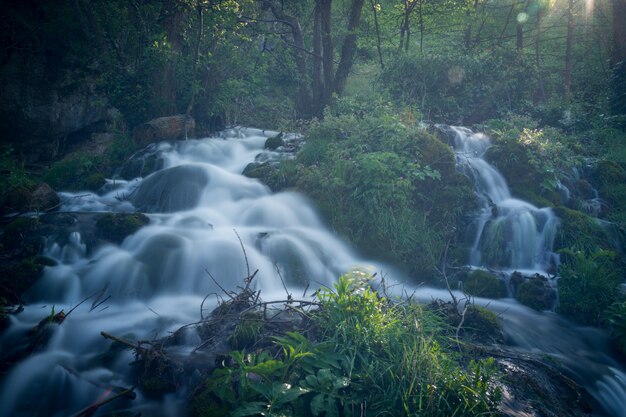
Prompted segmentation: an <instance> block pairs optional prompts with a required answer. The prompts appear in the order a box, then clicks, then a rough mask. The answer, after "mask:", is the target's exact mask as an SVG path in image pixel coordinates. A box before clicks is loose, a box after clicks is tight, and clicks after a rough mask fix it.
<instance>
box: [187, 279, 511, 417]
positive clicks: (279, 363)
mask: <svg viewBox="0 0 626 417" xmlns="http://www.w3.org/2000/svg"><path fill="white" fill-rule="evenodd" d="M370 284H371V277H370V276H369V275H368V274H366V273H364V272H362V271H360V270H354V271H351V272H350V273H348V274H346V275H345V276H343V277H340V278H339V280H338V282H337V283H336V284H335V285H334V288H333V289H332V290H331V289H323V290H321V291H320V293H319V300H320V302H321V307H320V309H319V310H317V311H315V310H314V311H312V312H311V314H312V317H311V318H312V325H313V327H312V329H315V330H314V331H313V330H312V329H311V328H309V336H311V335H313V334H316V335H318V336H317V337H315V338H311V337H309V338H307V337H305V336H304V335H303V334H300V333H296V332H287V333H285V334H284V335H282V336H277V337H275V338H274V341H275V343H274V347H275V349H272V348H268V349H264V350H256V351H255V353H245V352H243V351H234V352H231V353H230V361H231V363H232V366H227V367H223V368H219V369H216V370H215V371H214V372H213V374H212V375H211V377H209V378H208V379H207V380H206V381H205V382H204V385H203V386H202V387H201V388H200V390H199V391H198V392H197V393H196V395H195V398H194V400H193V401H192V406H191V408H192V412H193V414H194V415H198V416H209V415H211V416H214V415H215V416H226V415H236V416H252V415H267V416H282V415H302V416H323V415H325V416H339V415H352V412H353V411H354V410H355V409H359V410H362V411H361V415H363V416H377V415H394V416H414V415H427V416H435V417H437V416H450V415H468V416H469V415H490V414H492V413H495V412H496V408H497V405H498V402H499V400H500V390H499V389H498V388H497V387H496V386H495V385H494V383H493V381H494V377H495V376H496V371H495V364H494V361H493V359H488V360H480V361H473V360H472V361H469V363H466V365H465V366H463V365H461V362H462V361H460V360H457V358H456V357H455V355H453V354H451V353H450V351H449V350H448V349H447V345H448V343H449V339H446V338H445V337H444V335H445V334H449V332H450V331H449V329H447V328H446V326H445V325H444V324H443V322H442V320H441V319H440V318H439V316H437V315H436V314H435V313H434V312H430V311H426V310H425V309H423V308H422V307H420V306H418V305H415V304H412V303H402V304H396V303H394V302H392V300H390V299H388V298H386V297H384V296H382V295H381V294H379V293H377V292H375V291H374V290H372V289H371V287H370ZM399 340H401V341H402V343H398V341H399Z"/></svg>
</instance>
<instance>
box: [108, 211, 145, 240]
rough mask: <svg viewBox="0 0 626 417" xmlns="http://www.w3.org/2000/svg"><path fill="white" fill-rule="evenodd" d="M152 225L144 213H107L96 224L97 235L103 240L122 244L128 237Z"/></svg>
mask: <svg viewBox="0 0 626 417" xmlns="http://www.w3.org/2000/svg"><path fill="white" fill-rule="evenodd" d="M148 223H150V219H149V218H148V216H146V215H145V214H142V213H107V214H104V215H102V216H101V217H100V218H99V219H98V221H97V222H96V233H97V234H98V236H99V237H101V238H103V239H107V240H110V241H111V242H114V243H122V241H123V240H124V239H125V238H126V237H127V236H130V235H132V234H133V233H135V232H137V230H139V229H141V228H142V227H144V226H146V225H147V224H148Z"/></svg>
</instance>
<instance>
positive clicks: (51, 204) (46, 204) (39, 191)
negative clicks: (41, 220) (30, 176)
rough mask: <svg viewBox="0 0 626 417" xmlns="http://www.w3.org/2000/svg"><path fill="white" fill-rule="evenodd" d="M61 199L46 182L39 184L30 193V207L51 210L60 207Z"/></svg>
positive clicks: (35, 209)
mask: <svg viewBox="0 0 626 417" xmlns="http://www.w3.org/2000/svg"><path fill="white" fill-rule="evenodd" d="M60 204H61V199H60V198H59V196H58V195H57V193H56V192H55V191H54V190H53V189H52V187H50V186H49V185H48V184H46V183H45V182H42V183H40V184H38V185H37V186H36V187H35V189H34V190H33V192H32V193H31V195H30V202H29V209H30V210H34V211H50V210H54V209H56V208H58V207H59V205H60Z"/></svg>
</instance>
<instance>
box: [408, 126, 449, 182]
mask: <svg viewBox="0 0 626 417" xmlns="http://www.w3.org/2000/svg"><path fill="white" fill-rule="evenodd" d="M415 140H416V141H417V144H418V146H419V162H420V165H422V166H429V167H430V168H432V169H435V170H437V171H439V173H440V174H441V176H442V177H452V176H454V175H455V174H456V173H457V171H456V159H455V157H454V152H453V151H452V148H451V147H450V146H449V145H447V144H446V143H444V142H442V141H441V140H439V139H438V138H437V137H436V136H435V135H433V134H430V133H427V132H421V134H419V135H418V136H417V137H416V138H415Z"/></svg>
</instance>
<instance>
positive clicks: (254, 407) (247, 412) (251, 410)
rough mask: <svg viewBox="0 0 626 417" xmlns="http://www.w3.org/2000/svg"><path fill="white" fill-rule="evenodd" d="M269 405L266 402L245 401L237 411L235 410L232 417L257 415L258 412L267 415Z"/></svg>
mask: <svg viewBox="0 0 626 417" xmlns="http://www.w3.org/2000/svg"><path fill="white" fill-rule="evenodd" d="M267 411H268V406H267V404H266V403H264V402H260V401H254V402H250V403H243V404H242V405H241V406H239V407H238V408H237V409H236V410H235V411H233V414H232V417H246V416H256V415H258V414H260V415H262V416H266V415H267Z"/></svg>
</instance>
